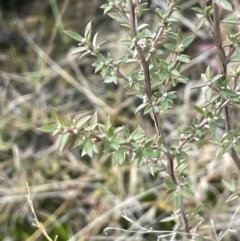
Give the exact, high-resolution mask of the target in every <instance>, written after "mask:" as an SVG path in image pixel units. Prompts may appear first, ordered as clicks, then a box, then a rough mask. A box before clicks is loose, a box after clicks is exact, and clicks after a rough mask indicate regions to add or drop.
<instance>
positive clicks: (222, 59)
mask: <svg viewBox="0 0 240 241" xmlns="http://www.w3.org/2000/svg"><path fill="white" fill-rule="evenodd" d="M213 18H214V22H213V29H212V32H213V35H214V41H215V45H216V48H217V55H218V59H219V63H220V66H221V74H222V75H223V77H222V80H223V81H224V80H225V79H226V78H227V64H228V63H229V61H230V57H231V56H232V54H233V53H234V50H235V48H234V47H232V48H231V49H230V51H229V53H228V54H227V55H226V54H225V51H224V49H223V46H222V38H221V32H220V16H219V6H218V5H217V4H216V3H213ZM224 110H225V117H226V121H227V124H226V129H227V131H230V130H231V129H232V122H231V118H230V114H229V107H228V106H226V107H225V108H224ZM230 155H231V157H232V159H233V160H234V162H235V164H236V166H237V167H238V169H239V170H240V159H239V157H238V155H237V153H236V151H235V150H234V149H233V148H232V149H231V151H230Z"/></svg>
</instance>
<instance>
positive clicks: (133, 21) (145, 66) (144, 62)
mask: <svg viewBox="0 0 240 241" xmlns="http://www.w3.org/2000/svg"><path fill="white" fill-rule="evenodd" d="M128 4H129V8H130V23H129V24H130V28H131V31H132V33H133V34H134V36H137V33H138V31H137V15H136V8H137V5H136V3H135V2H133V0H128ZM171 8H173V5H171ZM171 13H172V11H169V16H170V15H171ZM162 33H163V28H160V29H159V31H158V33H157V36H156V37H155V39H154V41H153V43H152V47H155V46H156V44H157V42H158V41H159V38H160V37H161V36H162ZM135 48H136V50H137V53H138V57H139V60H140V64H141V67H142V70H143V74H144V92H145V94H146V96H147V98H148V100H149V101H151V97H152V89H151V79H150V70H149V59H150V55H148V56H147V58H145V55H144V52H143V49H142V48H141V47H140V46H139V44H138V40H137V39H136V40H135ZM152 119H153V121H154V123H155V126H156V130H157V133H158V136H159V137H160V136H161V137H162V140H163V145H164V147H165V148H166V150H167V153H166V156H167V160H168V166H167V171H168V173H169V176H170V177H171V179H172V181H173V182H174V183H175V184H177V185H178V180H177V177H176V174H175V171H174V162H173V158H174V157H173V156H172V155H171V154H170V150H169V147H168V146H167V144H166V142H165V138H164V133H163V129H162V124H161V119H160V116H159V114H158V113H156V112H155V111H152ZM180 210H181V215H182V220H183V223H184V228H185V232H186V233H187V236H188V238H189V239H191V234H190V227H189V224H188V220H187V217H186V214H185V211H184V208H183V206H182V205H181V208H180Z"/></svg>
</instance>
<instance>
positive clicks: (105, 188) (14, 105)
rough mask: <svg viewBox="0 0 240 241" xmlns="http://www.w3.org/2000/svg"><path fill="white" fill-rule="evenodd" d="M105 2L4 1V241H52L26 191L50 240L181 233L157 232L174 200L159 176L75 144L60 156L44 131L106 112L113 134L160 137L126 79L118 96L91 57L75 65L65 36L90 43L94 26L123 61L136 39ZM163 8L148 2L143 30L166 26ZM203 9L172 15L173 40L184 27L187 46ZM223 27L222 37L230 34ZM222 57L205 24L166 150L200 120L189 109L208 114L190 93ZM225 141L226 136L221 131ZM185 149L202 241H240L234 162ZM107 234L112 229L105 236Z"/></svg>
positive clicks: (0, 144) (0, 151) (197, 93)
mask: <svg viewBox="0 0 240 241" xmlns="http://www.w3.org/2000/svg"><path fill="white" fill-rule="evenodd" d="M105 2H106V1H104V0H92V1H83V0H76V1H75V0H59V1H55V0H49V1H40V0H35V1H25V2H24V3H23V2H21V4H20V3H19V1H8V2H6V1H1V7H2V8H1V23H0V30H1V35H0V46H1V50H2V51H1V54H0V65H1V72H0V83H1V86H0V88H1V96H0V104H1V105H0V108H1V109H0V110H1V120H0V137H1V138H0V172H1V175H0V195H1V198H0V205H1V206H0V207H1V209H0V210H1V215H0V240H4V241H9V240H14V241H15V240H16V241H18V240H19V241H22V240H27V241H33V240H45V237H44V236H43V235H42V233H41V231H40V230H39V229H36V227H34V226H33V225H32V223H33V214H32V212H31V210H30V206H29V204H28V202H27V198H26V194H27V187H26V182H28V184H29V186H30V191H31V199H32V201H33V205H34V209H35V213H36V215H37V217H38V219H39V221H40V222H42V223H43V226H44V227H45V229H46V231H47V233H48V234H49V236H50V237H52V239H54V237H55V235H58V240H60V241H61V240H71V241H73V240H81V241H82V240H93V241H97V240H157V239H158V238H157V237H158V236H159V235H160V233H154V232H148V230H149V229H150V228H152V229H154V230H158V231H166V230H173V229H174V228H176V229H177V227H176V225H174V224H175V223H174V222H173V221H170V222H162V223H161V222H159V221H160V220H162V219H163V218H164V217H168V216H170V214H171V213H172V211H173V204H172V203H171V202H166V199H167V197H168V193H167V188H166V186H165V184H164V182H163V178H164V176H162V173H161V174H160V175H158V174H157V173H155V175H154V176H153V175H151V172H150V170H149V167H150V165H148V164H144V165H141V166H138V163H136V162H133V163H130V162H129V161H128V162H125V163H123V165H115V163H114V162H113V161H112V158H111V155H110V154H108V155H104V153H103V149H102V147H101V146H100V147H99V153H98V154H95V155H93V158H89V157H87V156H84V157H82V150H81V149H79V148H73V143H74V140H71V139H70V140H69V141H68V143H67V145H66V146H62V150H61V152H60V151H59V142H60V138H59V137H58V136H53V135H52V134H51V133H44V132H42V131H40V130H39V128H40V127H42V126H44V125H50V124H54V123H55V122H56V120H55V119H54V117H53V115H52V114H51V112H52V110H55V111H56V112H57V113H58V115H59V116H61V118H63V119H64V120H66V121H68V120H73V119H76V120H79V119H81V118H82V117H84V116H86V115H92V114H94V113H95V110H97V111H98V115H99V118H100V121H101V122H102V123H105V122H107V118H108V116H111V118H110V119H111V122H112V123H113V126H114V127H121V126H123V125H124V126H127V127H128V128H129V129H130V130H134V129H135V128H136V127H137V126H138V125H140V126H142V127H143V128H144V129H145V130H146V132H147V134H148V135H150V136H152V135H154V134H155V127H154V124H153V122H152V120H151V118H150V117H148V116H147V115H143V114H142V113H141V112H138V113H137V114H136V115H135V114H134V113H135V109H136V107H137V106H138V105H139V104H140V103H141V100H139V99H138V98H137V97H135V96H129V95H128V94H129V93H126V89H124V84H125V83H124V81H122V80H121V79H120V80H119V83H118V86H116V85H115V84H113V83H112V84H105V83H104V82H103V79H102V76H101V75H100V74H98V73H97V74H94V67H93V66H92V63H93V62H94V58H93V56H91V55H90V56H87V57H85V58H82V59H81V60H79V56H78V55H71V53H72V51H73V49H74V48H75V47H76V46H77V43H76V41H74V40H72V39H70V38H69V37H68V36H67V35H66V34H64V33H63V30H71V31H75V32H77V33H80V34H82V33H84V29H85V26H86V25H87V23H88V22H89V21H90V20H92V26H93V32H94V33H96V32H97V31H100V33H99V39H100V41H101V40H102V41H103V40H106V41H107V42H108V44H106V45H103V47H102V50H103V51H106V52H107V51H109V52H110V53H111V54H112V55H113V56H114V58H116V59H119V58H120V57H121V56H122V55H123V54H124V53H125V51H126V49H125V48H124V47H123V46H121V45H120V40H121V39H124V38H126V37H127V34H128V33H127V32H126V31H124V30H123V29H122V28H121V27H120V26H119V24H118V23H116V22H115V21H112V20H111V19H110V18H109V17H108V16H107V15H103V10H102V9H100V8H99V7H100V6H101V5H102V4H103V3H105ZM160 2H161V3H159V2H158V1H154V0H152V1H148V2H147V5H148V7H149V8H150V9H151V11H148V12H147V13H146V14H144V15H143V16H142V19H141V21H142V22H143V23H149V24H150V25H151V26H154V25H157V23H158V21H159V19H158V18H157V17H156V16H155V15H154V14H153V10H154V9H155V7H156V6H157V5H158V6H159V7H161V8H163V9H164V8H166V3H165V1H160ZM232 5H233V8H234V9H235V10H237V9H238V8H239V2H238V1H237V0H236V1H232ZM196 6H198V1H195V0H191V1H182V3H181V11H180V12H177V14H176V15H175V18H176V19H178V22H177V23H175V24H174V27H173V29H174V30H175V31H176V32H177V31H178V28H179V27H181V28H182V31H183V34H184V36H188V34H189V33H190V32H194V30H195V28H196V24H194V23H197V22H198V19H197V17H196V15H195V14H193V11H192V10H191V11H190V8H191V7H196ZM221 14H222V15H221V16H222V17H225V16H227V15H228V12H227V11H225V10H222V12H221ZM221 27H222V32H221V33H222V35H223V38H224V37H226V31H225V29H226V28H229V26H226V25H222V26H221ZM168 41H169V39H165V42H164V43H167V42H168ZM119 46H121V47H119ZM214 47H215V45H214V40H213V37H212V35H211V33H210V32H209V29H208V26H206V25H204V26H203V27H202V28H201V29H200V30H199V31H198V32H196V35H195V38H194V41H193V42H192V43H191V45H190V46H189V47H188V48H187V49H186V50H185V52H184V54H186V55H190V57H191V62H190V63H189V64H187V65H184V66H183V70H182V71H183V74H184V75H186V76H187V77H188V78H189V79H190V81H189V82H187V84H178V85H176V86H175V87H173V88H172V90H173V91H176V93H177V99H176V100H174V109H173V110H172V111H171V110H170V111H169V112H168V113H167V114H165V115H164V116H163V123H164V125H163V128H164V133H165V134H166V137H167V138H166V141H167V142H168V143H170V142H171V140H172V137H173V136H175V135H176V133H177V130H178V128H180V129H182V128H184V127H185V126H187V125H188V124H189V123H190V122H191V121H192V119H193V118H194V117H196V116H197V117H199V116H200V113H199V112H196V110H195V109H194V108H192V106H193V105H201V103H203V101H204V98H205V93H204V92H203V91H202V89H195V88H193V87H195V86H196V85H198V84H199V82H201V74H202V73H205V70H206V67H207V66H208V65H209V66H211V68H212V69H213V70H215V71H216V73H217V72H218V71H219V67H218V59H217V56H216V52H215V49H214ZM165 58H166V59H167V58H169V56H165ZM135 68H136V66H135V65H134V64H128V65H126V66H125V67H124V70H123V71H124V73H125V74H126V75H127V74H130V73H132V72H133V71H134V69H135ZM232 118H233V119H235V120H236V123H235V124H236V125H238V121H237V120H238V111H235V112H234V111H233V113H232ZM222 129H223V128H222ZM217 131H218V132H220V133H221V128H219V130H217ZM170 144H171V143H170ZM60 145H61V143H60ZM188 147H189V148H190V150H191V151H189V152H188V158H187V161H188V163H189V167H188V168H187V170H186V171H185V173H184V175H185V176H188V177H189V179H190V180H191V188H192V190H193V191H194V197H192V198H191V199H187V200H186V201H185V202H184V208H185V210H186V211H188V210H189V212H191V210H194V208H196V207H197V206H200V205H201V204H204V208H203V209H202V210H201V215H199V223H200V222H201V224H203V225H204V226H203V229H202V230H201V232H202V233H203V234H204V235H206V236H209V237H211V238H212V239H211V240H220V239H218V238H217V237H219V234H220V233H221V232H222V233H223V234H224V236H222V238H221V240H240V238H239V236H240V235H239V231H238V227H239V226H240V223H239V222H240V221H239V211H238V210H239V206H238V205H239V204H238V201H239V199H238V197H237V199H235V201H233V202H226V200H227V199H229V196H230V194H232V193H237V191H236V190H235V189H232V191H231V185H229V183H236V184H239V174H238V173H236V172H235V170H236V166H235V164H234V162H233V161H232V159H231V157H230V156H229V155H228V154H227V153H226V154H224V155H223V156H221V157H216V150H217V147H216V146H215V145H213V144H210V143H207V142H204V141H203V142H201V143H200V144H199V146H198V148H197V147H196V146H195V145H193V144H189V146H188ZM222 180H225V181H226V182H225V185H224V182H223V181H222ZM226 186H228V188H226ZM229 189H230V190H229ZM107 227H114V229H110V230H108V231H107V236H106V234H105V232H104V229H105V228H107ZM143 227H144V229H143ZM209 227H210V229H209ZM123 230H128V232H124V231H123ZM214 237H215V239H214ZM159 240H169V238H168V237H165V238H164V237H162V238H161V239H159ZM172 240H178V237H177V236H176V237H173V239H172ZM179 240H180V237H179Z"/></svg>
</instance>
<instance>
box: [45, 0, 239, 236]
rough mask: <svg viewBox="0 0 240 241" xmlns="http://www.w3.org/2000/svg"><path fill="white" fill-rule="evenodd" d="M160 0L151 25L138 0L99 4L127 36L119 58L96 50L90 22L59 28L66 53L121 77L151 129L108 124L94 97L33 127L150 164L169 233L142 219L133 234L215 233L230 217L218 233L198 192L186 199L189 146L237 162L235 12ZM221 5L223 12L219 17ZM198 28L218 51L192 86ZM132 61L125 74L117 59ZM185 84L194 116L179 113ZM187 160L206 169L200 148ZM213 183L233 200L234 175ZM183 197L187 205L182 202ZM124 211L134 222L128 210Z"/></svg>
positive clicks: (87, 150)
mask: <svg viewBox="0 0 240 241" xmlns="http://www.w3.org/2000/svg"><path fill="white" fill-rule="evenodd" d="M190 2H191V1H187V2H186V3H185V4H187V3H190ZM159 4H160V5H159V6H158V7H157V8H156V10H155V11H154V13H155V15H156V16H157V17H158V23H157V24H156V26H155V25H154V26H152V25H150V24H147V23H146V22H145V21H144V20H145V18H144V17H145V16H146V15H147V14H148V13H149V11H150V10H149V9H148V8H147V4H145V3H141V1H140V0H128V1H126V0H125V1H124V0H108V1H107V3H106V4H104V5H102V9H103V10H104V14H108V15H109V16H110V17H111V18H112V19H113V20H114V21H117V22H118V23H119V24H120V25H121V26H122V28H123V29H125V31H126V33H127V36H128V37H127V38H125V39H122V40H121V44H122V46H125V47H124V48H123V49H127V51H125V53H124V51H122V52H123V55H122V56H121V57H120V58H118V59H115V58H114V54H111V53H110V52H106V51H105V50H104V48H103V46H107V43H105V41H102V42H99V40H98V39H99V35H101V34H99V32H97V33H95V34H93V31H92V22H90V23H89V24H88V25H87V26H86V29H85V32H84V35H80V34H78V33H76V32H71V31H65V33H66V34H67V35H69V36H70V37H72V38H73V39H75V40H77V41H78V42H79V47H77V48H76V49H75V50H74V51H73V54H80V55H81V56H80V59H81V58H84V57H85V56H86V55H91V56H94V57H95V59H96V60H95V62H94V63H93V66H94V68H95V73H96V74H99V73H100V74H101V76H102V78H103V80H104V82H105V83H111V84H112V83H113V84H115V85H116V86H118V84H119V81H124V88H125V89H126V93H127V95H129V96H130V97H129V98H132V97H134V98H135V99H138V101H136V102H135V103H140V104H138V105H137V106H136V108H135V114H138V113H140V114H141V115H145V116H148V117H149V118H150V120H151V121H152V124H153V125H154V127H155V134H151V133H150V134H149V132H148V129H147V127H146V126H144V124H143V125H140V124H139V125H138V126H137V127H136V128H135V129H134V130H131V129H130V128H128V126H126V125H121V124H120V125H116V124H114V123H113V122H112V121H111V116H113V115H115V114H116V113H115V112H114V110H111V111H109V112H110V113H109V117H108V118H107V121H106V122H102V121H101V118H100V121H99V116H98V112H99V111H101V108H103V109H104V108H106V106H104V104H103V103H96V105H97V106H98V108H99V110H98V111H96V112H95V113H94V114H93V115H86V116H84V117H83V118H80V120H71V121H69V122H68V121H64V120H63V119H62V118H61V117H60V116H59V115H58V114H57V113H55V112H54V113H53V116H54V117H55V119H56V124H54V125H50V126H43V127H42V128H41V129H42V130H43V131H46V132H53V133H54V135H59V136H60V150H61V151H62V150H63V149H64V147H65V146H66V144H67V143H69V138H70V137H71V138H72V137H74V138H73V139H74V144H73V146H74V147H76V148H79V149H81V150H82V151H81V156H84V155H87V156H89V157H90V158H92V157H93V156H94V155H97V154H98V153H99V150H100V149H101V150H103V152H104V155H109V156H111V160H112V161H113V162H114V163H115V164H119V165H124V163H125V162H127V161H131V162H137V163H138V165H139V166H146V168H149V171H150V173H151V174H152V175H153V176H157V177H158V178H162V179H163V182H164V183H165V185H166V188H167V192H168V198H167V200H166V201H167V202H171V203H173V204H174V205H173V210H172V215H170V216H168V217H167V218H164V219H162V220H161V222H168V221H174V223H175V225H174V227H173V229H172V231H170V232H168V231H165V230H163V231H162V230H152V229H145V228H144V227H140V229H141V232H145V233H155V234H156V235H158V240H162V239H161V238H164V237H169V236H170V237H172V239H171V240H173V239H174V237H175V239H179V240H180V239H181V240H208V239H209V240H213V239H214V240H223V239H224V236H225V235H226V234H227V233H228V232H230V231H231V228H232V227H231V224H232V221H233V219H231V220H229V221H231V223H230V225H229V226H228V228H227V230H226V231H225V232H224V233H218V232H219V230H218V228H217V227H215V225H214V222H213V221H212V222H210V225H208V224H209V219H211V216H208V215H207V214H206V213H205V212H204V211H203V210H204V205H202V203H201V202H200V203H199V205H198V203H196V202H195V201H194V200H196V199H197V198H196V196H195V198H194V194H196V193H195V190H194V188H195V187H196V185H195V184H194V181H193V180H195V181H197V177H194V175H193V173H192V171H191V170H190V168H191V167H190V166H189V165H190V164H191V162H192V161H191V160H190V159H191V157H192V154H191V152H192V151H193V150H196V149H195V147H194V146H196V147H197V148H198V149H199V153H201V152H202V151H203V148H205V147H206V146H212V144H214V145H215V146H216V156H215V161H214V162H213V163H214V164H213V165H214V167H218V165H220V161H219V164H217V160H222V158H221V157H222V156H223V155H224V154H225V153H229V154H230V156H231V157H232V159H233V161H234V163H235V165H236V167H237V169H240V159H239V156H238V154H240V142H239V134H240V128H239V126H238V123H237V121H236V120H235V119H234V114H235V113H237V111H238V108H240V95H239V93H240V92H239V76H240V68H239V64H238V62H239V61H240V48H239V47H238V45H239V33H235V26H236V25H237V24H239V20H238V19H237V18H235V17H234V13H235V12H234V9H233V4H232V3H229V2H228V1H227V0H220V1H218V0H216V1H212V3H211V1H208V0H206V1H204V0H202V1H201V0H199V1H198V4H196V5H195V6H193V7H192V8H191V9H190V10H189V9H188V10H186V9H183V5H184V4H181V1H179V0H169V1H168V3H167V4H164V3H159ZM160 6H161V7H160ZM181 11H188V12H189V14H192V15H194V14H195V15H196V16H197V20H196V22H194V26H195V29H194V30H193V31H192V33H185V32H184V31H183V29H182V26H181V24H179V21H180V22H181V21H183V19H182V18H181ZM223 13H224V14H225V17H224V18H222V20H221V16H222V15H223ZM223 24H224V28H222V26H223ZM225 29H227V31H226V34H225ZM206 30H207V31H209V32H210V34H209V36H210V37H211V38H213V44H214V45H215V48H214V52H215V54H216V56H215V57H213V59H215V61H217V64H216V65H214V64H213V63H212V62H209V63H207V66H206V67H205V70H204V72H203V73H201V79H199V80H198V84H197V85H196V84H194V85H193V84H191V83H192V82H193V80H192V79H190V78H189V77H188V71H186V69H187V68H189V66H193V65H194V62H193V60H196V59H197V58H195V59H191V57H190V56H189V55H187V52H188V50H190V51H194V49H193V46H194V42H195V41H196V38H197V36H200V37H201V33H202V34H204V33H206ZM201 31H202V32H201ZM204 31H205V32H204ZM199 32H200V34H199ZM101 37H102V36H101ZM122 46H119V48H121V47H122ZM196 51H197V50H196ZM130 65H131V66H133V67H132V71H131V73H125V67H126V66H130ZM193 68H194V67H193ZM191 85H193V88H192V91H195V92H194V93H195V94H196V96H197V98H199V99H200V96H201V101H199V102H197V101H194V98H193V96H191V97H190V99H189V100H191V101H192V104H191V105H188V107H189V108H191V110H188V111H190V113H192V114H190V115H189V116H187V113H186V116H184V117H183V115H185V112H184V109H183V108H182V100H181V98H180V97H179V93H180V91H179V89H183V88H184V86H188V87H189V86H191ZM196 90H197V91H196ZM139 100H140V101H139ZM199 103H200V104H199ZM193 113H194V114H193ZM179 115H180V116H179ZM169 118H172V119H173V124H172V129H171V130H170V131H171V132H169V131H167V128H166V125H167V124H168V123H169V122H170V120H169ZM194 159H195V160H194V162H197V164H195V165H196V166H201V165H202V168H203V169H204V170H205V169H206V166H204V165H205V164H204V163H202V164H201V159H202V157H201V156H200V155H199V156H198V157H196V156H195V157H194ZM221 181H222V182H223V184H224V185H225V186H226V187H227V188H228V189H229V191H230V192H232V193H233V195H230V194H229V193H228V199H227V201H232V202H234V201H233V200H235V199H236V198H238V192H237V187H236V185H235V184H234V181H233V180H232V181H230V182H228V181H224V180H221ZM200 200H201V199H200ZM201 201H204V199H203V200H201ZM187 203H194V205H190V207H189V206H188V205H187ZM237 211H238V209H236V213H237ZM236 213H235V214H236ZM235 214H234V215H235ZM234 215H233V217H234ZM123 217H124V218H125V219H126V220H127V221H129V222H130V223H131V222H133V223H134V221H133V220H132V219H130V218H129V217H128V216H127V215H123ZM113 229H114V228H113ZM108 230H109V228H108V229H106V230H105V231H108ZM136 232H138V231H136ZM176 235H177V236H176Z"/></svg>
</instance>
